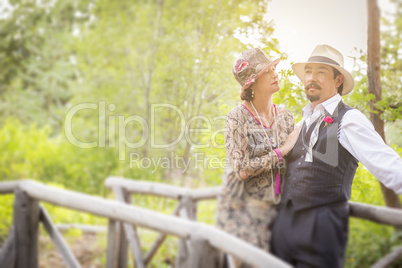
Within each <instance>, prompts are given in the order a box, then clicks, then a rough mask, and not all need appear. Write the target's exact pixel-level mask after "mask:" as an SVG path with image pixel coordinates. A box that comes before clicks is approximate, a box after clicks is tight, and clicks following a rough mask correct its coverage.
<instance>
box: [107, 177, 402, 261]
mask: <svg viewBox="0 0 402 268" xmlns="http://www.w3.org/2000/svg"><path fill="white" fill-rule="evenodd" d="M105 184H106V186H107V187H108V188H110V189H112V190H114V191H115V193H117V192H120V194H116V196H122V195H125V196H130V195H132V194H146V195H155V196H160V197H166V198H172V199H177V200H178V204H177V206H176V209H175V210H174V212H173V214H174V215H177V214H179V215H180V217H183V218H187V219H190V220H196V212H197V204H198V202H199V201H202V200H214V199H216V198H217V196H218V194H219V193H220V191H221V187H213V188H205V189H196V190H191V189H187V188H182V187H176V186H171V185H166V184H161V183H153V182H144V181H136V180H130V179H124V178H118V177H109V178H108V179H107V180H106V182H105ZM120 200H122V198H120ZM127 202H129V201H127ZM349 205H350V215H349V216H351V217H355V218H360V219H365V220H370V221H373V222H377V223H380V224H387V225H393V226H395V227H402V211H401V210H399V209H393V208H387V207H380V206H373V205H367V204H362V203H356V202H349ZM179 211H180V213H179ZM132 228H134V227H132ZM164 238H165V235H164V234H160V236H159V237H158V239H157V240H156V242H155V243H154V244H153V246H152V247H151V250H149V252H148V253H147V254H146V255H145V257H144V258H143V260H144V263H145V264H147V263H148V262H149V261H150V259H151V258H152V256H153V254H154V253H155V252H156V250H157V249H158V247H159V246H160V245H161V244H162V242H163V239H164ZM127 239H128V240H129V241H135V240H137V239H138V238H137V237H134V236H132V237H130V236H127ZM136 244H137V245H139V244H140V241H139V240H137V241H136V243H132V247H135V246H136ZM189 247H191V245H189V244H188V243H186V241H185V240H181V241H180V244H179V248H178V257H177V261H179V263H180V264H181V265H183V267H189V266H188V261H189V260H190V259H191V258H189V256H186V252H188V248H189ZM401 253H402V247H398V248H397V249H395V250H394V252H392V253H390V254H389V255H387V256H385V257H384V258H383V259H381V260H379V261H378V262H377V263H376V264H375V265H374V266H373V268H381V267H387V266H389V265H390V264H392V263H393V262H394V261H396V260H397V259H399V258H401ZM121 254H125V253H124V252H121ZM141 258H142V257H141V255H140V254H139V253H138V250H137V260H139V259H141Z"/></svg>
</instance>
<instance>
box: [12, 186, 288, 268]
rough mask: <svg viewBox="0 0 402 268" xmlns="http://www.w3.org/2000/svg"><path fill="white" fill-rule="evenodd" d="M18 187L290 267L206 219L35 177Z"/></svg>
mask: <svg viewBox="0 0 402 268" xmlns="http://www.w3.org/2000/svg"><path fill="white" fill-rule="evenodd" d="M19 187H20V188H21V190H22V191H24V192H25V193H27V194H28V195H29V196H30V197H32V198H35V199H38V200H43V201H45V202H49V203H52V204H55V205H59V206H63V207H67V208H71V209H75V210H78V211H84V212H88V213H92V214H94V215H98V216H101V217H106V218H110V219H113V220H117V221H122V222H126V223H131V224H136V225H139V226H143V227H146V228H149V229H152V230H156V231H159V232H164V233H168V234H172V235H176V236H179V237H181V238H189V239H191V238H192V237H196V238H197V239H198V238H201V239H204V240H205V241H208V243H209V244H210V245H211V246H213V247H215V248H217V249H219V250H221V251H224V252H227V253H229V254H231V255H233V256H235V257H237V258H239V259H241V260H243V261H245V262H246V263H249V264H251V265H254V266H256V267H278V268H280V267H290V266H289V265H288V264H286V263H284V262H283V261H281V260H279V259H277V258H276V257H274V256H272V255H270V254H267V253H266V252H264V251H263V250H261V249H259V248H256V247H254V246H252V245H250V244H247V243H244V241H242V240H241V239H239V238H236V237H234V236H232V235H229V234H227V233H225V232H223V231H221V230H218V229H217V228H215V227H212V226H209V225H206V224H203V223H196V222H192V221H188V220H183V219H179V218H177V217H173V216H169V215H164V214H161V213H157V212H154V211H150V210H146V209H142V208H139V207H135V206H132V205H128V204H122V203H120V202H118V201H112V200H106V199H103V198H100V197H94V196H90V195H86V194H82V193H76V192H73V191H68V190H61V189H56V188H53V187H48V186H45V185H43V184H40V183H37V182H34V181H23V182H21V183H20V184H19ZM27 267H32V266H27Z"/></svg>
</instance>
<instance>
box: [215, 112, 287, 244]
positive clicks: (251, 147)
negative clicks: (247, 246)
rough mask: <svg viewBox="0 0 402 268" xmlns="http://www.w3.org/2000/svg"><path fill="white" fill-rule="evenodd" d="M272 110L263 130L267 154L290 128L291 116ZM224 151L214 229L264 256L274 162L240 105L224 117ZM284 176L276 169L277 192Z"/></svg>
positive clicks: (273, 209)
mask: <svg viewBox="0 0 402 268" xmlns="http://www.w3.org/2000/svg"><path fill="white" fill-rule="evenodd" d="M274 108H275V114H276V123H273V124H272V126H270V127H266V126H264V131H266V133H267V135H268V137H269V139H270V142H271V146H272V148H273V149H275V148H278V147H280V146H282V145H283V144H284V143H285V141H286V138H287V137H288V135H289V134H290V133H291V132H292V131H293V128H294V120H293V115H292V113H291V112H290V111H289V110H287V109H284V108H280V107H278V106H275V105H274ZM277 134H278V139H279V142H278V140H277ZM278 143H279V144H278ZM225 146H226V160H227V162H226V163H227V164H226V167H225V172H224V177H223V190H222V193H221V194H220V196H219V198H218V213H217V226H218V228H220V229H222V230H224V231H226V232H228V233H230V234H233V235H235V236H237V237H239V238H241V239H243V240H245V241H247V242H249V243H251V244H253V245H255V246H257V247H259V248H262V249H264V250H266V251H269V245H270V238H271V233H270V227H271V225H272V223H273V221H274V219H275V218H276V215H277V206H276V204H275V202H274V195H275V193H274V191H273V187H274V186H275V185H273V184H275V175H276V173H277V171H278V166H279V163H278V157H277V155H276V153H275V152H273V151H271V147H270V146H269V144H268V142H267V137H266V135H265V134H264V133H263V129H262V127H261V125H260V123H259V121H258V120H257V118H255V117H254V116H253V115H252V113H251V112H250V111H249V110H248V109H247V108H246V107H245V106H243V105H239V106H236V107H235V108H233V109H232V110H231V111H230V112H229V113H228V115H227V117H226V128H225ZM271 166H274V169H273V170H272V171H273V172H272V173H271ZM285 171H286V170H285V168H284V167H283V164H282V165H281V168H280V174H281V186H283V183H284V182H283V181H282V179H283V178H284V175H285ZM272 174H273V176H272ZM281 188H282V187H281Z"/></svg>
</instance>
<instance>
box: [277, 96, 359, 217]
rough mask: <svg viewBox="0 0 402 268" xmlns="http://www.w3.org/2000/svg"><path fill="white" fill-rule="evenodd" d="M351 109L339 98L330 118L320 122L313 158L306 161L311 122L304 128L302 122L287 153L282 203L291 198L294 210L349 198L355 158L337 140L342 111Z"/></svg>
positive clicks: (356, 162) (354, 169)
mask: <svg viewBox="0 0 402 268" xmlns="http://www.w3.org/2000/svg"><path fill="white" fill-rule="evenodd" d="M350 109H352V108H351V107H349V106H347V105H345V104H344V103H343V102H342V101H341V102H339V104H338V106H337V108H336V109H335V111H334V113H333V115H332V116H331V118H332V119H333V123H332V124H330V125H325V122H321V125H320V130H319V136H318V140H317V143H316V144H315V145H314V147H313V162H306V161H304V158H305V156H306V152H307V147H308V144H309V141H310V136H311V132H312V131H313V129H314V127H315V124H316V123H313V124H312V125H311V126H310V128H309V130H308V131H307V132H306V126H305V125H303V127H302V129H301V131H300V135H299V138H298V140H297V142H296V145H295V146H294V148H293V150H292V151H291V152H290V153H289V154H288V156H287V161H288V170H287V173H286V178H285V183H284V190H283V196H282V203H283V204H286V203H287V202H288V201H289V200H292V204H293V205H294V208H295V209H296V210H300V209H305V208H311V207H316V206H322V205H327V204H333V203H337V202H341V201H347V200H348V199H350V194H351V188H352V182H353V177H354V175H355V173H356V168H357V166H358V161H357V159H356V158H355V157H353V156H352V155H351V154H350V153H349V152H348V151H347V150H346V149H345V148H343V146H342V145H341V144H340V143H339V140H338V137H337V135H338V130H339V129H340V125H341V123H342V117H343V115H344V114H345V113H346V112H347V111H348V110H350Z"/></svg>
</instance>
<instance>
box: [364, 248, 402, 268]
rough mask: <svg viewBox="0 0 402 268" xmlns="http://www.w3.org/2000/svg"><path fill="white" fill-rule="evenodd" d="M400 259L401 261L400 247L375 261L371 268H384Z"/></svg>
mask: <svg viewBox="0 0 402 268" xmlns="http://www.w3.org/2000/svg"><path fill="white" fill-rule="evenodd" d="M400 259H402V247H398V248H396V249H395V250H394V251H392V252H391V253H390V254H388V255H387V256H385V257H384V258H382V259H381V260H379V261H377V262H376V263H375V264H374V265H373V266H371V268H386V267H389V266H390V265H391V264H393V263H394V262H396V261H397V260H400Z"/></svg>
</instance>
